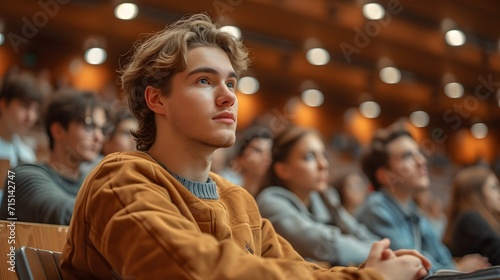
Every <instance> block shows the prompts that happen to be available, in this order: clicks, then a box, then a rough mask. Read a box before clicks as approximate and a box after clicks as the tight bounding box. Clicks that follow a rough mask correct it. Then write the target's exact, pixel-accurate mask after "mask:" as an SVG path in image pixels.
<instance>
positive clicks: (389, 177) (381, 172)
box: [375, 167, 398, 191]
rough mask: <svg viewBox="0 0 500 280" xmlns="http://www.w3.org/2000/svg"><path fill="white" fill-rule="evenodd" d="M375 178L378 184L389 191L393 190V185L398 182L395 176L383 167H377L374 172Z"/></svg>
mask: <svg viewBox="0 0 500 280" xmlns="http://www.w3.org/2000/svg"><path fill="white" fill-rule="evenodd" d="M375 178H376V180H377V181H378V182H379V183H380V185H382V186H384V187H386V188H388V189H389V190H391V191H392V190H394V187H395V183H396V181H397V180H398V178H397V176H396V174H394V173H393V172H391V171H390V170H389V169H387V168H385V167H379V168H378V169H377V171H375Z"/></svg>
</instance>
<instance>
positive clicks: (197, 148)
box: [148, 139, 215, 182]
mask: <svg viewBox="0 0 500 280" xmlns="http://www.w3.org/2000/svg"><path fill="white" fill-rule="evenodd" d="M160 143H161V144H160ZM214 150H215V148H213V149H211V148H210V147H206V146H203V145H201V144H199V145H193V143H186V142H184V143H182V141H177V143H176V141H175V139H168V140H167V141H165V142H163V141H159V139H156V141H155V143H154V144H153V145H152V146H151V148H150V149H149V151H148V154H149V155H150V156H151V157H153V158H154V159H155V160H157V161H159V162H161V163H162V164H163V165H165V166H166V168H167V169H168V170H169V171H171V172H173V173H174V174H176V175H178V176H181V177H184V178H186V179H188V180H191V181H194V182H206V181H207V179H208V173H209V172H210V161H211V157H212V154H213V152H214Z"/></svg>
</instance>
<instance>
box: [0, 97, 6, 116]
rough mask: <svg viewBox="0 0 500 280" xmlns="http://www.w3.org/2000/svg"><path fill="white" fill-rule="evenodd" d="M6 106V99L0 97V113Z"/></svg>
mask: <svg viewBox="0 0 500 280" xmlns="http://www.w3.org/2000/svg"><path fill="white" fill-rule="evenodd" d="M5 108H7V100H5V98H2V99H0V113H1V112H2V111H3V110H5Z"/></svg>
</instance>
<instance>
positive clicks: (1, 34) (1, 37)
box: [0, 33, 5, 46]
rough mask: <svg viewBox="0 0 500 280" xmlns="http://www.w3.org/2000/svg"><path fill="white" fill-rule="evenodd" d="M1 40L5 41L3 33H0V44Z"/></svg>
mask: <svg viewBox="0 0 500 280" xmlns="http://www.w3.org/2000/svg"><path fill="white" fill-rule="evenodd" d="M3 42H5V36H4V35H3V33H0V46H1V45H3Z"/></svg>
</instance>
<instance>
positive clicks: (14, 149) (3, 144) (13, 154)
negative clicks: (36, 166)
mask: <svg viewBox="0 0 500 280" xmlns="http://www.w3.org/2000/svg"><path fill="white" fill-rule="evenodd" d="M0 159H4V160H5V159H6V160H9V162H10V168H11V169H12V168H14V167H16V166H18V165H19V164H20V163H35V162H36V154H35V152H34V151H33V149H32V148H31V147H30V146H28V145H27V144H25V143H23V141H22V140H21V138H19V136H17V135H14V137H12V142H9V141H5V139H3V138H0Z"/></svg>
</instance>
